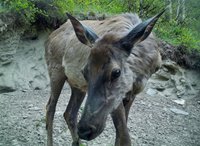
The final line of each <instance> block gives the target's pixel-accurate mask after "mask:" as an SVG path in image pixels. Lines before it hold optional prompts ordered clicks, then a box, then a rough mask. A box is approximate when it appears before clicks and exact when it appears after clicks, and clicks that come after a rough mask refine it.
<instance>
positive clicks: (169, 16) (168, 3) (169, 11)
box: [165, 0, 172, 21]
mask: <svg viewBox="0 0 200 146" xmlns="http://www.w3.org/2000/svg"><path fill="white" fill-rule="evenodd" d="M165 6H166V7H168V9H167V11H166V12H165V19H166V20H168V21H171V20H172V0H165Z"/></svg>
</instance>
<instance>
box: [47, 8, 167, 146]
mask: <svg viewBox="0 0 200 146" xmlns="http://www.w3.org/2000/svg"><path fill="white" fill-rule="evenodd" d="M164 11H165V10H163V11H162V12H160V13H158V14H157V15H155V16H154V17H152V18H150V19H147V20H146V21H142V20H141V19H140V18H139V16H138V15H137V14H133V13H123V14H119V15H116V16H112V17H110V18H107V19H105V20H101V21H98V20H83V21H79V20H77V19H76V18H75V17H73V16H72V15H71V14H69V13H67V16H68V18H69V19H68V21H67V22H65V23H64V24H63V25H61V26H60V27H59V28H58V29H56V30H55V31H53V32H52V33H51V34H50V35H49V37H48V39H47V41H46V42H45V59H46V63H47V68H48V73H49V78H50V87H51V90H50V98H49V100H48V103H47V105H46V130H47V145H48V146H53V119H54V115H55V111H56V105H57V101H58V99H59V96H60V93H61V91H62V88H63V85H64V84H65V83H66V82H67V83H68V84H69V87H70V88H71V96H70V99H69V102H68V105H67V107H66V110H65V112H64V114H63V116H64V119H65V121H66V123H67V125H68V128H69V130H70V134H71V136H72V140H73V141H72V144H71V145H72V146H79V145H80V143H81V139H84V140H87V141H90V140H92V139H95V138H96V137H97V136H99V135H100V134H101V133H102V132H103V130H104V128H105V125H106V120H107V117H108V115H111V118H112V121H113V123H114V127H115V129H116V138H115V146H131V138H130V135H129V130H128V127H127V122H128V115H129V111H130V108H131V105H132V103H133V101H134V99H135V97H136V95H137V94H139V93H140V92H142V91H143V89H144V87H145V85H146V83H147V81H148V79H149V78H150V77H151V75H152V74H153V73H155V72H156V71H157V70H158V69H159V68H160V66H161V63H162V60H161V55H160V52H159V44H158V40H157V38H156V37H155V35H154V34H153V33H152V29H153V27H154V26H155V24H156V22H157V20H158V19H159V18H160V16H161V15H162V14H163V13H164ZM86 94H87V98H86V102H85V105H84V109H83V112H82V115H81V117H80V120H79V121H77V119H78V118H77V115H78V112H79V109H80V106H81V104H82V102H83V100H84V98H85V96H86Z"/></svg>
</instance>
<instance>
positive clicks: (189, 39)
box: [0, 0, 200, 51]
mask: <svg viewBox="0 0 200 146" xmlns="http://www.w3.org/2000/svg"><path fill="white" fill-rule="evenodd" d="M141 2H143V3H142V4H141ZM172 2H173V5H172V9H173V15H172V18H173V19H172V20H171V21H170V22H167V21H166V20H165V17H164V16H163V17H162V18H163V21H160V22H159V23H158V24H157V25H156V28H155V32H156V34H157V36H159V37H160V38H162V39H164V40H165V41H168V42H170V43H172V44H174V45H184V46H186V47H188V48H195V49H197V50H199V51H200V41H199V40H200V32H198V31H199V30H200V15H199V12H200V9H199V7H200V3H198V2H197V1H196V0H190V1H186V7H187V8H186V10H187V16H186V17H187V19H185V22H184V23H183V24H178V23H177V22H176V18H175V17H176V16H175V15H176V8H177V1H176V0H172ZM165 5H166V4H165V1H163V0H143V1H141V0H0V12H12V13H13V14H17V16H18V18H19V19H20V21H22V22H25V23H29V24H31V23H33V22H35V21H36V19H37V17H40V20H44V19H47V23H48V22H50V20H49V19H51V18H53V19H55V18H56V19H63V18H66V15H65V13H66V12H70V13H76V14H77V13H83V14H87V13H88V12H95V13H96V14H102V13H106V14H117V13H122V12H136V13H138V14H139V15H140V17H142V18H143V19H146V18H149V17H151V16H153V15H155V14H156V13H158V12H160V11H161V10H162V9H163V8H164V7H165ZM41 16H42V17H41ZM62 22H63V21H62Z"/></svg>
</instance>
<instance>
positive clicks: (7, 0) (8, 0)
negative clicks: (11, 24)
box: [0, 0, 44, 23]
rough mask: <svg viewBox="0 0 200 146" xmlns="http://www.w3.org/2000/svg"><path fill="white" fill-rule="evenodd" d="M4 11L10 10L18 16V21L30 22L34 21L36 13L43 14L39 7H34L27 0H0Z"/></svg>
mask: <svg viewBox="0 0 200 146" xmlns="http://www.w3.org/2000/svg"><path fill="white" fill-rule="evenodd" d="M0 2H1V5H2V7H3V8H4V9H3V10H4V12H11V13H13V14H15V15H17V16H18V19H20V20H18V21H20V22H21V21H23V22H24V23H32V22H34V21H35V17H36V14H38V13H40V14H44V12H43V11H42V10H41V9H38V8H37V7H35V5H34V3H33V2H32V1H29V0H0Z"/></svg>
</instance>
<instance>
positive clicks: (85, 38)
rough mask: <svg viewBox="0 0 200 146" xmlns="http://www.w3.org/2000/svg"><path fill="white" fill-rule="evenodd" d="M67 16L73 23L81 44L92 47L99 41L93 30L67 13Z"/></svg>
mask: <svg viewBox="0 0 200 146" xmlns="http://www.w3.org/2000/svg"><path fill="white" fill-rule="evenodd" d="M67 16H68V18H69V19H70V21H71V23H72V26H73V28H74V31H75V33H76V36H77V38H78V40H79V41H80V42H81V43H83V44H85V45H88V46H90V47H92V44H93V43H94V42H95V41H96V39H98V36H97V35H96V33H94V32H93V30H92V29H91V28H89V27H87V26H84V25H83V24H81V22H80V21H78V20H77V19H76V18H74V17H73V16H72V15H70V14H68V13H67Z"/></svg>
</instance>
